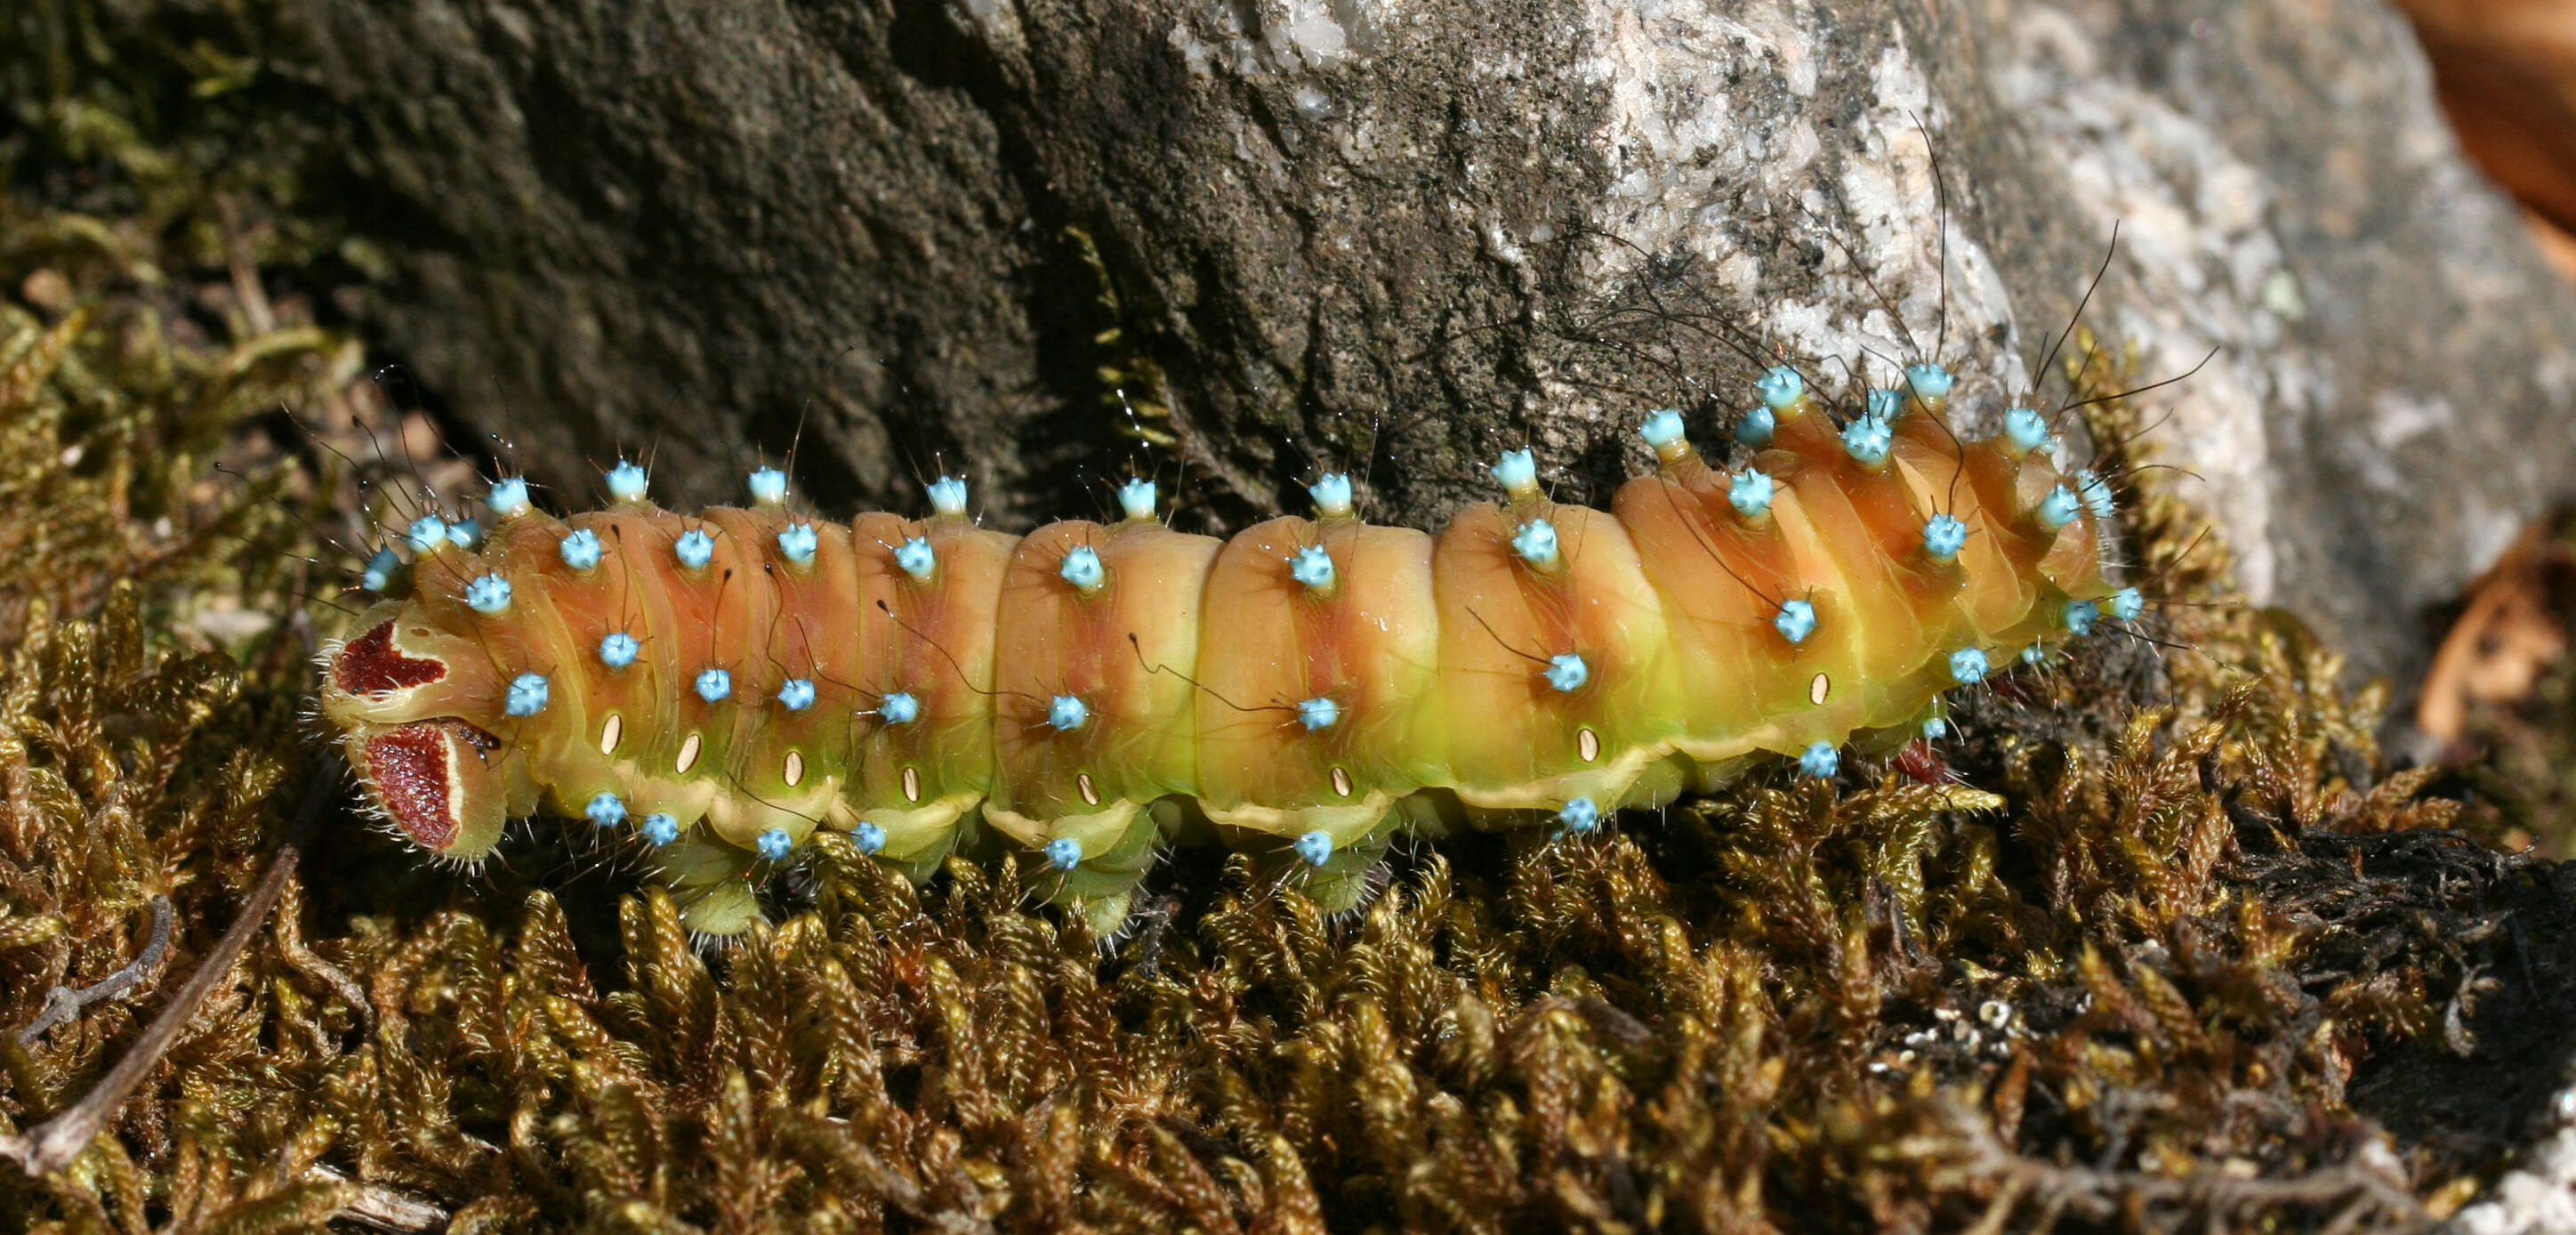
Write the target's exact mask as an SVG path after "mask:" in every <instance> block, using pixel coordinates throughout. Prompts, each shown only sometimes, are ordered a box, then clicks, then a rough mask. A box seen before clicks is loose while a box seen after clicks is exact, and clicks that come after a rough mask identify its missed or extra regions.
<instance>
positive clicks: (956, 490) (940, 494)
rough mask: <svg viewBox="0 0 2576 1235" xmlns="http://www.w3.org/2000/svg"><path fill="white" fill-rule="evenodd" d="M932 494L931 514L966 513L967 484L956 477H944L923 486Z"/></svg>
mask: <svg viewBox="0 0 2576 1235" xmlns="http://www.w3.org/2000/svg"><path fill="white" fill-rule="evenodd" d="M923 488H925V489H927V490H928V491H929V493H930V512H931V513H932V514H936V515H962V514H965V513H966V482H965V481H963V480H960V479H958V478H957V477H954V476H942V477H940V478H939V479H937V480H934V481H931V482H930V483H929V484H927V485H925V486H923Z"/></svg>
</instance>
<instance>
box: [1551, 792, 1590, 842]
mask: <svg viewBox="0 0 2576 1235" xmlns="http://www.w3.org/2000/svg"><path fill="white" fill-rule="evenodd" d="M1556 821H1557V822H1558V823H1561V824H1564V825H1565V830H1566V831H1567V832H1570V833H1572V834H1574V835H1576V836H1581V835H1583V834H1584V833H1586V832H1589V831H1591V830H1592V829H1594V828H1597V827H1599V826H1601V806H1600V804H1599V803H1597V802H1594V801H1593V800H1592V799H1590V798H1576V799H1574V800H1573V801H1571V802H1568V803H1566V804H1565V806H1564V808H1563V809H1561V810H1559V811H1557V812H1556Z"/></svg>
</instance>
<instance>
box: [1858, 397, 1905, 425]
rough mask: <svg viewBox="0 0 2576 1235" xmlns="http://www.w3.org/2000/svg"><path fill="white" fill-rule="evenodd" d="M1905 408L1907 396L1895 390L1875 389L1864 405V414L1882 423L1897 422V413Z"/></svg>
mask: <svg viewBox="0 0 2576 1235" xmlns="http://www.w3.org/2000/svg"><path fill="white" fill-rule="evenodd" d="M1904 410H1905V396H1904V395H1903V394H1902V393H1900V392H1898V391H1894V390H1873V391H1871V392H1869V396H1868V398H1867V400H1866V401H1865V402H1864V403H1863V405H1862V414H1863V415H1864V416H1866V417H1867V418H1869V419H1871V420H1875V421H1877V422H1879V423H1880V424H1883V425H1885V424H1894V423H1896V414H1897V413H1898V412H1902V411H1904Z"/></svg>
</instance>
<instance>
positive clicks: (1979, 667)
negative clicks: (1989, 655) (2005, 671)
mask: <svg viewBox="0 0 2576 1235" xmlns="http://www.w3.org/2000/svg"><path fill="white" fill-rule="evenodd" d="M1992 667H1993V666H1992V664H1991V663H1990V662H1988V661H1987V660H1986V654H1985V652H1984V651H1983V650H1982V649H1978V648H1961V649H1959V650H1958V651H1955V652H1952V653H1950V680H1951V681H1953V682H1957V683H1958V684H1960V685H1962V686H1974V685H1976V684H1977V683H1979V682H1982V681H1985V680H1986V671H1987V670H1988V669H1990V668H1992Z"/></svg>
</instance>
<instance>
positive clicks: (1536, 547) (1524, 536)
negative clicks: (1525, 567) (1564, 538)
mask: <svg viewBox="0 0 2576 1235" xmlns="http://www.w3.org/2000/svg"><path fill="white" fill-rule="evenodd" d="M1512 552H1513V553H1515V554H1517V555H1519V557H1520V559H1521V560H1522V561H1524V562H1527V563H1529V564H1530V565H1532V566H1536V567H1539V568H1540V569H1542V570H1544V569H1546V568H1548V567H1551V566H1554V565H1556V525H1555V524H1553V523H1550V522H1548V521H1547V520H1545V519H1532V520H1530V521H1529V522H1527V523H1524V524H1522V525H1520V527H1518V528H1516V529H1514V530H1513V532H1512Z"/></svg>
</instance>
